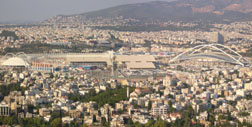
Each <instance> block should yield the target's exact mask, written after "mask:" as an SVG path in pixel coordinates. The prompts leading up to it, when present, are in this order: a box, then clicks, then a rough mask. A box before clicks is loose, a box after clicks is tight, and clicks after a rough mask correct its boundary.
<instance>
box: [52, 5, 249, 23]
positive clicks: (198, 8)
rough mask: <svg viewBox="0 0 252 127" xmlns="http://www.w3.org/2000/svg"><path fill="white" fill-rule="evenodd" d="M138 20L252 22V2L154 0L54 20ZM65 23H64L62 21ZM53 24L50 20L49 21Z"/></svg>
mask: <svg viewBox="0 0 252 127" xmlns="http://www.w3.org/2000/svg"><path fill="white" fill-rule="evenodd" d="M117 17H123V18H125V19H136V20H139V21H140V22H144V23H146V22H157V21H159V22H166V21H182V22H198V21H200V22H223V21H230V22H232V21H248V20H249V21H251V20H252V18H251V17H252V1H251V0H178V1H172V2H165V1H152V2H146V3H137V4H128V5H119V6H115V7H110V8H107V9H102V10H98V11H92V12H87V13H81V14H75V15H61V16H56V17H54V19H52V20H54V21H56V22H62V21H63V20H64V21H67V19H69V18H71V20H73V21H75V20H76V21H79V22H85V21H86V20H89V19H93V20H94V21H96V20H99V19H102V18H117ZM60 20H62V21H60ZM49 21H50V20H49Z"/></svg>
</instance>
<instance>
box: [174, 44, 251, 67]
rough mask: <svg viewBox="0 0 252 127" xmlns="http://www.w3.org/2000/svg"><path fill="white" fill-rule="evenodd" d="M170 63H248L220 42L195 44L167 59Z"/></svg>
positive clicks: (205, 64) (209, 64) (241, 64)
mask: <svg viewBox="0 0 252 127" xmlns="http://www.w3.org/2000/svg"><path fill="white" fill-rule="evenodd" d="M169 63H170V64H184V65H191V66H200V65H204V66H213V65H216V66H218V65H222V66H229V65H238V66H242V67H243V66H248V65H249V63H248V62H247V60H245V59H244V58H243V57H242V56H241V55H240V54H239V53H237V52H236V51H234V50H233V49H231V48H229V47H227V46H224V45H221V44H206V45H198V46H195V47H193V48H191V49H189V50H187V51H185V52H183V53H181V54H179V55H177V56H175V57H174V58H172V59H171V60H170V61H169Z"/></svg>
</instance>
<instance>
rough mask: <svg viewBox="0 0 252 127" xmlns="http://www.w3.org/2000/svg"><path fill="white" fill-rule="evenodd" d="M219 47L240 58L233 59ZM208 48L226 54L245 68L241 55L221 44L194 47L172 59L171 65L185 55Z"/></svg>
mask: <svg viewBox="0 0 252 127" xmlns="http://www.w3.org/2000/svg"><path fill="white" fill-rule="evenodd" d="M217 46H219V47H222V48H224V49H228V50H229V51H231V52H232V53H234V54H236V55H237V56H238V57H239V58H238V59H236V58H235V57H233V56H232V55H230V54H228V53H227V52H225V51H224V50H222V49H220V48H218V47H217ZM207 47H210V48H213V49H216V50H218V51H220V52H222V53H223V54H225V55H226V56H227V57H230V58H231V59H232V60H234V61H235V62H236V63H237V64H239V65H241V66H244V64H243V63H242V62H241V61H240V60H241V58H242V56H241V55H240V54H239V53H237V52H236V51H234V50H233V49H231V48H229V47H227V46H224V45H221V44H207V45H198V46H195V47H193V48H192V49H189V50H187V51H185V52H183V53H181V54H179V55H177V56H176V57H174V58H173V59H171V60H170V61H169V63H171V62H174V61H177V60H179V57H181V56H183V55H185V54H186V53H189V54H195V53H196V52H197V51H200V50H201V49H203V48H207ZM190 52H191V53H190Z"/></svg>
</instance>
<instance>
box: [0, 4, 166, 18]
mask: <svg viewBox="0 0 252 127" xmlns="http://www.w3.org/2000/svg"><path fill="white" fill-rule="evenodd" d="M149 1H157V0H0V22H26V21H29V22H31V21H43V20H45V19H48V18H51V17H53V16H56V15H69V14H79V13H84V12H89V11H94V10H100V9H104V8H108V7H113V6H117V5H123V4H131V3H141V2H149ZM162 1H170V0H162Z"/></svg>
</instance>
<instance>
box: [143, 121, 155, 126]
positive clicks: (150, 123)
mask: <svg viewBox="0 0 252 127" xmlns="http://www.w3.org/2000/svg"><path fill="white" fill-rule="evenodd" d="M154 124H155V121H154V120H149V121H148V122H147V123H146V124H145V125H144V126H145V127H153V126H154Z"/></svg>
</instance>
